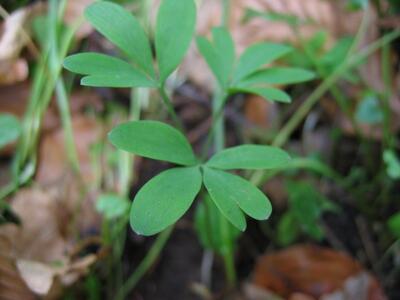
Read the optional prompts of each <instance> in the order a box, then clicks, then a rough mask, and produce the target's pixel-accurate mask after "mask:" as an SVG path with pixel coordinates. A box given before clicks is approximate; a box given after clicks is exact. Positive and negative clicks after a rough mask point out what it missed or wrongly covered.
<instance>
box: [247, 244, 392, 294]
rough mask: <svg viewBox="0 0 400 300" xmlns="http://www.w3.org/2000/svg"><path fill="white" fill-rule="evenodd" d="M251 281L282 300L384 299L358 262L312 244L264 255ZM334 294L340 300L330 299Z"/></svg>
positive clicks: (371, 277)
mask: <svg viewBox="0 0 400 300" xmlns="http://www.w3.org/2000/svg"><path fill="white" fill-rule="evenodd" d="M253 280H254V284H256V285H258V286H260V287H263V288H265V289H266V290H269V291H272V292H274V293H276V294H278V295H281V296H282V297H285V298H289V297H291V296H293V294H294V293H302V294H304V295H307V296H310V297H314V298H315V299H324V300H326V299H340V300H349V299H358V300H381V299H386V297H385V296H384V294H383V292H382V289H381V288H380V286H379V284H378V283H377V281H376V279H375V278H374V277H373V276H372V275H370V274H368V273H367V272H366V271H364V270H363V268H362V267H361V265H360V264H359V263H358V262H356V261H355V260H353V259H352V258H351V257H349V256H347V255H345V254H343V253H340V252H337V251H334V250H332V249H328V248H322V247H317V246H312V245H299V246H294V247H291V248H288V249H286V250H283V251H280V252H277V253H275V254H267V255H265V256H264V257H262V258H260V260H259V262H258V263H257V265H256V268H255V271H254V279H253ZM335 294H341V295H343V297H341V298H333V297H334V295H335ZM349 295H352V298H351V297H350V298H349ZM321 297H331V298H321ZM346 297H347V298H346ZM354 297H356V298H354Z"/></svg>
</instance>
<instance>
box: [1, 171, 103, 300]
mask: <svg viewBox="0 0 400 300" xmlns="http://www.w3.org/2000/svg"><path fill="white" fill-rule="evenodd" d="M94 199H95V197H94V196H93V195H91V194H90V193H89V194H88V193H86V194H85V193H82V189H81V188H80V184H79V182H76V177H69V178H64V181H61V182H59V183H57V184H55V185H52V186H48V187H46V188H45V189H44V188H40V187H38V186H37V187H32V188H26V189H24V190H21V191H19V192H18V193H17V194H16V196H15V197H14V198H13V199H11V203H10V205H11V208H12V209H13V211H14V212H15V213H16V214H17V215H18V216H19V218H20V219H21V223H22V225H21V226H16V225H14V224H7V225H4V226H2V227H0V237H1V239H2V240H5V241H7V243H8V244H4V245H2V244H0V253H8V254H7V257H6V258H7V260H8V261H10V262H12V264H13V265H15V266H16V269H15V270H17V271H18V274H19V276H20V277H21V278H22V279H23V281H24V282H25V283H26V286H27V287H29V289H30V290H31V291H32V292H34V294H36V295H42V296H44V295H49V294H58V292H59V291H60V290H61V289H62V287H63V286H69V285H71V284H73V283H75V282H76V281H77V280H78V279H79V278H81V277H82V276H83V275H85V274H86V273H87V271H88V269H89V267H90V266H91V265H93V264H94V263H95V262H96V261H97V260H98V259H99V258H100V252H99V253H89V254H87V255H85V256H80V253H87V250H86V249H90V247H91V245H94V244H95V245H96V247H97V246H99V245H100V240H99V239H96V238H90V239H89V240H88V241H87V242H86V241H85V240H83V241H76V237H77V236H82V235H85V234H86V233H87V232H93V231H96V228H99V226H100V220H99V216H98V215H97V213H96V212H95V208H94ZM32 208H33V209H32ZM7 245H8V248H7V247H6V246H7ZM7 249H9V250H8V251H7ZM15 270H14V271H15ZM15 272H16V271H15ZM0 274H1V272H0ZM8 275H9V273H6V274H5V275H4V277H5V280H7V281H12V280H13V278H14V277H12V278H11V277H8ZM0 299H1V298H0ZM48 299H55V298H52V297H50V298H48Z"/></svg>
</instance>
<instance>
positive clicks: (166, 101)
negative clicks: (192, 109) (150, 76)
mask: <svg viewBox="0 0 400 300" xmlns="http://www.w3.org/2000/svg"><path fill="white" fill-rule="evenodd" d="M158 90H159V93H160V95H161V99H162V100H163V102H164V104H165V107H166V108H167V111H168V113H169V115H170V116H171V118H172V120H173V121H174V123H175V125H176V126H177V127H178V128H179V129H180V130H181V131H182V132H184V130H183V125H182V122H181V121H180V119H179V117H178V115H177V114H176V112H175V109H174V106H173V105H172V101H171V99H170V98H169V97H168V95H167V93H166V91H165V86H164V85H163V86H161V87H160V88H159V89H158Z"/></svg>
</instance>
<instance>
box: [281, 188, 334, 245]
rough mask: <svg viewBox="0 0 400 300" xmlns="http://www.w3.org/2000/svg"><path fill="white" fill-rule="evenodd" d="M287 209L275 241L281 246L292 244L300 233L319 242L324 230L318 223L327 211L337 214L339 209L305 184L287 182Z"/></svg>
mask: <svg viewBox="0 0 400 300" xmlns="http://www.w3.org/2000/svg"><path fill="white" fill-rule="evenodd" d="M287 191H288V193H289V208H288V210H287V211H286V212H285V213H284V214H283V216H282V217H281V219H280V220H279V223H278V231H277V239H278V241H279V243H280V244H281V245H282V246H287V245H289V244H291V243H293V242H294V241H295V240H296V239H297V238H298V237H299V236H300V234H301V233H304V234H306V235H307V236H309V237H311V238H312V239H314V240H317V241H321V240H322V238H323V237H324V230H323V228H322V227H321V226H320V224H319V221H320V218H321V216H322V214H323V213H325V212H327V211H331V212H338V211H339V207H338V206H337V205H334V204H333V203H332V202H331V201H330V200H329V199H327V198H326V197H325V196H323V195H322V194H321V193H320V192H318V191H317V190H316V189H315V187H314V186H313V185H311V184H309V183H306V182H294V181H291V182H288V184H287Z"/></svg>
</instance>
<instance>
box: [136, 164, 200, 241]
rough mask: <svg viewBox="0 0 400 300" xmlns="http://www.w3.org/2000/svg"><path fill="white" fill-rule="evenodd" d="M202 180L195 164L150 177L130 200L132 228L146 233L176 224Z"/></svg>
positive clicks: (198, 189) (187, 207) (143, 233)
mask: <svg viewBox="0 0 400 300" xmlns="http://www.w3.org/2000/svg"><path fill="white" fill-rule="evenodd" d="M201 181H202V179H201V173H200V170H199V168H198V167H192V168H174V169H170V170H167V171H164V172H162V173H161V174H159V175H157V176H156V177H154V178H153V179H151V180H150V181H149V182H147V183H146V184H145V185H144V186H143V187H142V188H141V189H140V191H139V192H138V193H137V195H136V197H135V199H134V200H133V204H132V208H131V217H130V222H131V226H132V229H133V230H134V231H135V232H136V233H138V234H141V235H146V236H149V235H153V234H156V233H158V232H160V231H162V230H164V229H166V228H167V227H168V226H170V225H172V224H173V223H175V222H176V221H177V220H178V219H179V218H180V217H182V216H183V214H184V213H185V212H186V211H187V210H188V209H189V207H190V205H191V204H192V202H193V200H194V199H195V197H196V195H197V194H198V192H199V191H200V188H201Z"/></svg>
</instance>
